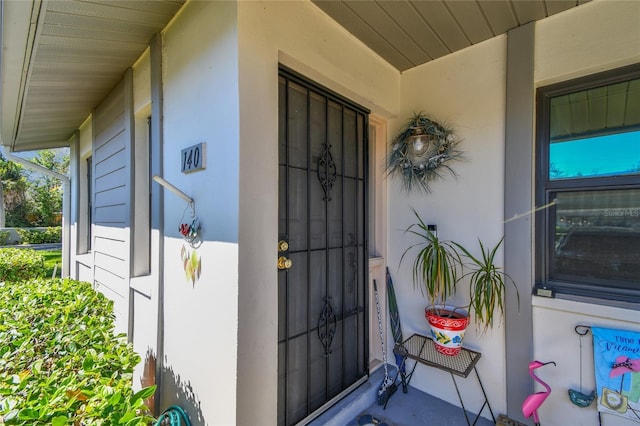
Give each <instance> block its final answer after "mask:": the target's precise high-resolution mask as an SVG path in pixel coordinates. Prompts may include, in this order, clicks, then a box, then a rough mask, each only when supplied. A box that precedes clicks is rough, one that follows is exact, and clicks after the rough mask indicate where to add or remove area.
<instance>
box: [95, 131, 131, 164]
mask: <svg viewBox="0 0 640 426" xmlns="http://www.w3.org/2000/svg"><path fill="white" fill-rule="evenodd" d="M123 132H124V130H123V129H118V132H117V133H116V134H115V135H113V137H112V138H111V139H110V140H109V143H107V144H103V145H101V146H100V147H99V148H96V150H95V152H94V155H96V156H97V158H99V159H105V158H109V157H110V156H112V155H113V154H115V153H116V152H118V151H120V150H122V149H125V148H126V138H125V135H124V134H123ZM116 138H117V140H114V139H116Z"/></svg>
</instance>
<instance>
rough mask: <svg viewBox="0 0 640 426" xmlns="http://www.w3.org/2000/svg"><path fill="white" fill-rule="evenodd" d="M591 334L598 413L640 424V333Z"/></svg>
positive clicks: (599, 330)
mask: <svg viewBox="0 0 640 426" xmlns="http://www.w3.org/2000/svg"><path fill="white" fill-rule="evenodd" d="M591 331H592V332H593V362H594V367H595V375H596V389H597V394H598V411H600V412H603V413H609V414H615V415H617V416H621V417H625V418H628V419H631V420H635V421H637V422H640V332H633V331H625V330H614V329H610V328H599V327H592V328H591Z"/></svg>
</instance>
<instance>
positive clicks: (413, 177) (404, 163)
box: [386, 113, 462, 193]
mask: <svg viewBox="0 0 640 426" xmlns="http://www.w3.org/2000/svg"><path fill="white" fill-rule="evenodd" d="M459 143H460V140H459V139H458V138H457V137H456V135H455V134H454V133H453V130H451V129H448V128H446V127H444V126H442V125H440V124H438V123H436V122H435V121H432V120H431V119H429V118H427V117H426V116H425V115H423V114H422V113H418V114H416V115H414V116H413V118H411V119H410V120H409V121H408V122H407V125H406V126H405V128H404V129H402V130H401V131H400V133H399V134H398V135H397V136H396V137H395V139H394V140H393V141H392V142H391V151H390V153H389V155H388V156H387V164H386V172H387V174H388V175H399V176H401V177H402V181H403V189H405V190H406V191H407V192H410V191H411V190H413V189H414V188H417V189H418V190H419V191H423V192H425V193H429V192H431V189H430V188H429V182H430V181H432V180H435V179H437V178H440V177H442V170H443V169H446V170H448V171H449V172H450V173H451V174H453V175H454V176H455V172H454V171H453V169H451V167H450V166H449V163H450V162H451V161H452V160H457V159H459V158H460V157H461V156H462V151H460V150H458V149H457V146H458V144H459ZM441 167H442V168H441Z"/></svg>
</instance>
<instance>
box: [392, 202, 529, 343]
mask: <svg viewBox="0 0 640 426" xmlns="http://www.w3.org/2000/svg"><path fill="white" fill-rule="evenodd" d="M413 213H414V214H415V216H416V219H417V221H416V223H414V224H412V225H410V226H409V227H408V228H407V229H406V231H405V233H410V234H413V235H415V236H417V237H419V239H420V242H418V243H416V244H413V245H411V246H409V247H408V248H407V249H406V250H405V251H404V253H403V254H402V257H401V259H400V262H401V263H402V261H403V260H404V258H405V256H406V255H407V254H408V253H409V252H410V251H414V249H417V250H418V251H417V253H416V254H415V258H414V260H413V268H412V269H413V283H414V287H415V288H419V289H420V290H421V292H422V293H423V294H424V295H425V297H426V298H427V302H428V305H427V307H426V308H425V317H426V318H427V321H428V322H429V325H430V327H431V337H432V339H433V342H434V344H435V346H436V350H437V351H438V352H440V353H443V354H446V355H457V354H458V353H459V352H460V350H461V348H462V339H463V337H464V334H465V331H466V328H467V326H468V324H469V322H470V318H473V320H474V321H475V322H476V326H478V328H479V330H481V331H482V333H484V332H486V330H487V329H489V328H491V327H493V324H494V318H495V316H496V314H500V315H502V314H503V313H504V298H505V287H506V282H509V281H510V282H511V283H513V285H514V287H515V283H514V282H513V280H512V279H511V277H509V275H507V274H506V273H505V272H504V270H503V269H502V268H501V267H498V266H496V265H495V258H496V253H497V251H498V249H499V248H500V246H501V245H502V241H503V240H502V239H501V240H500V242H498V244H496V245H495V246H494V247H491V248H485V246H484V245H483V244H482V242H481V241H480V240H478V241H479V243H480V251H481V253H482V255H481V256H474V255H473V254H472V253H471V252H470V251H469V250H468V249H466V248H465V247H464V246H462V245H461V244H459V243H456V242H453V241H443V240H441V239H439V238H438V236H437V235H436V233H435V232H433V231H432V230H431V229H429V226H428V225H426V224H425V222H424V221H423V220H422V218H421V217H420V215H419V214H418V213H417V212H416V211H415V210H413ZM463 258H464V259H466V260H468V262H467V263H465V262H464V261H463ZM467 279H468V281H469V298H470V303H469V305H468V306H465V307H455V306H453V305H450V304H447V301H448V299H449V298H451V297H452V296H453V295H454V294H455V293H456V291H457V286H458V284H459V283H460V282H461V281H464V280H467ZM516 292H517V288H516ZM518 303H519V302H518Z"/></svg>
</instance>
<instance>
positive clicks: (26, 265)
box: [0, 248, 45, 282]
mask: <svg viewBox="0 0 640 426" xmlns="http://www.w3.org/2000/svg"><path fill="white" fill-rule="evenodd" d="M44 273H45V269H44V256H43V255H42V254H40V253H38V252H37V251H35V250H31V249H19V248H1V249H0V281H11V282H15V281H24V280H30V279H33V278H43V277H44Z"/></svg>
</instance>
